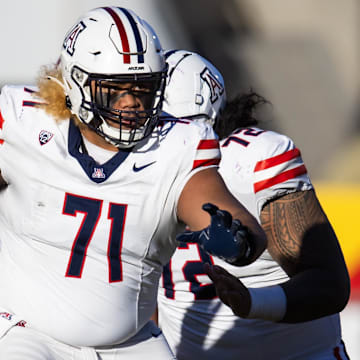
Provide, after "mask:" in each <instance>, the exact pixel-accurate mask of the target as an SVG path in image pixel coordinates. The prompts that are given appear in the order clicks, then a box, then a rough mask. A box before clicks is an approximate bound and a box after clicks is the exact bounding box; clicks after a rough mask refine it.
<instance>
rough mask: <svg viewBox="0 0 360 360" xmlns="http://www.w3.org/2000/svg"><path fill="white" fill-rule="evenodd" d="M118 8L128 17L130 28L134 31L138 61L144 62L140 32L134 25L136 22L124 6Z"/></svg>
mask: <svg viewBox="0 0 360 360" xmlns="http://www.w3.org/2000/svg"><path fill="white" fill-rule="evenodd" d="M119 9H120V10H121V11H122V12H123V13H124V14H125V15H126V17H127V18H128V20H129V22H130V25H131V28H132V30H133V32H134V35H135V40H136V47H137V52H138V53H139V55H138V62H139V63H143V62H144V55H143V53H144V47H143V44H142V41H141V36H140V32H139V29H138V27H137V25H136V22H135V20H134V18H133V17H132V15H131V14H130V13H129V11H127V10H126V9H124V8H119Z"/></svg>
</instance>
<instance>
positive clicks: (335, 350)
mask: <svg viewBox="0 0 360 360" xmlns="http://www.w3.org/2000/svg"><path fill="white" fill-rule="evenodd" d="M167 62H168V63H169V78H168V84H167V87H166V91H165V96H164V105H163V109H164V111H166V112H168V113H171V114H173V115H175V116H177V117H180V118H182V117H183V118H187V119H193V120H194V121H205V122H210V123H214V122H215V129H216V131H217V133H218V135H219V137H220V139H222V140H221V153H222V159H221V162H220V170H219V171H220V173H221V175H222V176H223V178H224V180H225V183H226V185H227V186H228V188H229V189H230V191H231V192H232V193H233V194H234V195H235V196H236V198H237V199H239V200H240V201H241V202H242V203H243V204H244V205H245V206H246V207H247V208H248V210H249V211H251V213H252V214H253V215H254V216H255V217H256V218H257V219H258V220H259V221H261V223H262V225H263V227H264V229H265V231H266V233H267V236H268V244H269V245H268V251H266V252H264V253H263V254H262V255H261V256H260V258H259V259H258V260H256V261H255V262H254V263H252V264H250V265H248V266H245V267H234V266H232V265H230V264H226V263H225V262H223V261H222V260H221V259H216V258H215V257H212V256H209V255H208V254H206V253H204V252H203V251H202V249H201V248H199V246H198V245H197V244H196V243H190V242H186V243H185V242H184V243H182V244H180V245H179V246H178V248H177V250H176V252H175V254H174V255H173V256H172V258H171V261H170V262H169V264H167V266H166V267H165V268H164V273H163V279H162V282H161V283H160V285H161V286H160V288H159V296H158V312H159V313H158V318H159V324H160V327H161V328H162V330H163V332H164V334H165V337H166V338H167V340H168V342H169V344H170V346H171V347H172V349H173V350H174V352H175V354H176V356H177V357H178V359H180V360H190V359H214V360H215V359H216V360H218V359H222V360H227V359H229V360H233V359H246V360H252V359H254V360H261V359H276V360H285V359H286V360H287V359H303V360H309V359H312V360H314V359H315V360H325V359H326V360H329V359H334V360H336V359H337V360H338V359H347V355H346V352H345V348H344V344H343V342H342V340H341V329H340V321H339V312H340V311H341V310H342V309H343V308H344V306H345V305H346V303H347V300H348V297H349V277H348V273H347V269H346V266H345V263H344V259H343V255H342V252H341V249H340V247H339V244H338V241H337V239H336V236H335V234H334V232H333V230H332V228H331V225H330V224H329V222H328V220H327V218H326V216H325V214H324V212H323V211H322V209H321V206H320V204H319V202H318V200H317V198H316V195H315V192H314V189H313V185H312V183H311V181H310V179H309V176H308V174H307V171H306V168H305V165H304V163H303V160H302V158H301V155H300V151H299V150H298V148H297V147H296V146H295V144H294V143H293V141H292V140H291V139H289V138H288V137H287V136H285V135H282V134H279V133H276V132H273V131H265V130H263V129H261V128H258V127H256V124H257V121H256V118H255V113H254V109H255V108H256V106H257V105H259V103H262V102H265V99H263V98H262V97H260V96H258V95H257V94H255V93H249V94H244V95H243V96H240V97H238V98H235V99H234V100H233V101H231V102H228V103H227V105H226V107H225V110H223V111H222V109H223V103H224V102H225V91H224V92H223V93H222V94H223V95H222V96H214V94H215V95H219V94H220V92H217V93H215V91H214V89H218V88H224V81H223V78H222V76H221V74H220V73H219V71H218V70H217V69H216V68H215V67H214V66H213V65H212V64H211V63H209V62H208V61H207V60H206V59H204V58H203V57H201V56H199V55H198V54H196V53H192V52H189V51H183V50H179V51H170V52H168V53H167ZM209 80H210V81H209ZM217 115H218V117H217ZM204 263H207V264H210V265H205V266H203V264H204ZM204 267H205V269H204ZM207 275H209V276H210V277H211V279H212V280H213V281H214V284H215V286H214V284H213V283H212V281H211V280H210V279H209V277H208V276H207ZM218 296H219V297H220V298H219V297H218ZM221 300H222V301H223V302H224V303H225V304H227V305H228V306H227V305H225V304H224V303H223V302H222V301H221Z"/></svg>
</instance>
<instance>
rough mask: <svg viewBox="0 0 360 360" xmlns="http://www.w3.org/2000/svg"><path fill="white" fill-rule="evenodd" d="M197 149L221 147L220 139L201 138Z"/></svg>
mask: <svg viewBox="0 0 360 360" xmlns="http://www.w3.org/2000/svg"><path fill="white" fill-rule="evenodd" d="M197 149H198V150H205V149H219V141H218V140H214V139H213V140H200V142H199V145H198V147H197Z"/></svg>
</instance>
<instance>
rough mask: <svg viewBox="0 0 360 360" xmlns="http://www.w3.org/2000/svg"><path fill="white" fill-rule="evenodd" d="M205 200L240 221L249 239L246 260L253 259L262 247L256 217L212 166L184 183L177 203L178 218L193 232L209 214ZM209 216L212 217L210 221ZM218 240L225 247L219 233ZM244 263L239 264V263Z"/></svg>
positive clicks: (204, 223) (262, 235)
mask: <svg viewBox="0 0 360 360" xmlns="http://www.w3.org/2000/svg"><path fill="white" fill-rule="evenodd" d="M205 203H211V204H214V205H216V206H217V207H218V208H219V209H221V210H226V211H228V212H229V213H230V214H231V215H232V218H233V219H238V220H240V222H241V224H242V225H243V226H245V227H246V228H247V230H248V231H249V237H248V240H249V242H251V244H250V245H251V255H250V257H249V258H248V259H247V260H246V263H251V262H252V261H254V260H255V259H257V258H258V257H259V256H260V254H261V253H262V252H263V251H264V250H265V248H266V244H267V242H266V236H265V233H264V231H263V229H262V228H261V226H260V225H259V223H258V222H257V220H256V219H255V218H254V217H253V216H252V215H251V214H250V213H249V212H248V211H247V210H246V209H245V208H244V207H243V206H242V205H241V203H239V202H238V201H237V200H236V199H235V198H234V196H233V195H232V194H231V193H230V192H229V191H228V189H227V187H226V185H225V183H224V181H223V179H222V178H221V176H220V175H219V173H218V171H217V169H216V168H209V169H205V170H201V171H199V172H197V173H196V174H194V175H193V176H192V177H191V178H190V179H189V181H188V182H187V184H186V185H185V186H184V189H183V190H182V193H181V195H180V198H179V201H178V206H177V215H178V218H179V220H181V221H182V222H184V223H185V224H187V225H188V226H189V228H190V229H191V230H193V231H197V230H202V229H204V228H206V227H208V226H209V224H210V216H209V213H208V212H206V211H204V210H203V209H202V206H203V205H204V204H205ZM220 215H221V214H220ZM215 216H216V215H215ZM213 219H214V217H213V216H212V223H213ZM215 220H216V219H215ZM225 223H226V221H225ZM218 226H220V225H218ZM218 241H219V242H221V245H223V244H224V247H226V242H225V241H224V238H222V236H219V239H216V242H217V243H218ZM205 250H206V249H205ZM213 255H216V253H213ZM244 264H245V263H241V265H244ZM237 265H239V263H238V264H237Z"/></svg>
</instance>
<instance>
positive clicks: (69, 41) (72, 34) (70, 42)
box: [63, 21, 86, 56]
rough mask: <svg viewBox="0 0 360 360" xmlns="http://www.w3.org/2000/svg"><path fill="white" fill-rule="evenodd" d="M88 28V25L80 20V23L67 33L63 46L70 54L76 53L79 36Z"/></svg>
mask: <svg viewBox="0 0 360 360" xmlns="http://www.w3.org/2000/svg"><path fill="white" fill-rule="evenodd" d="M85 28H86V25H85V24H84V23H83V22H82V21H80V22H79V23H78V24H76V25H75V26H74V27H73V28H72V29H71V30H70V31H69V33H68V34H67V35H66V37H65V40H64V43H63V48H64V49H65V50H66V51H67V53H68V54H70V55H71V56H73V55H74V52H75V44H76V40H77V38H78V36H79V35H80V33H81V32H82V31H84V29H85Z"/></svg>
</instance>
